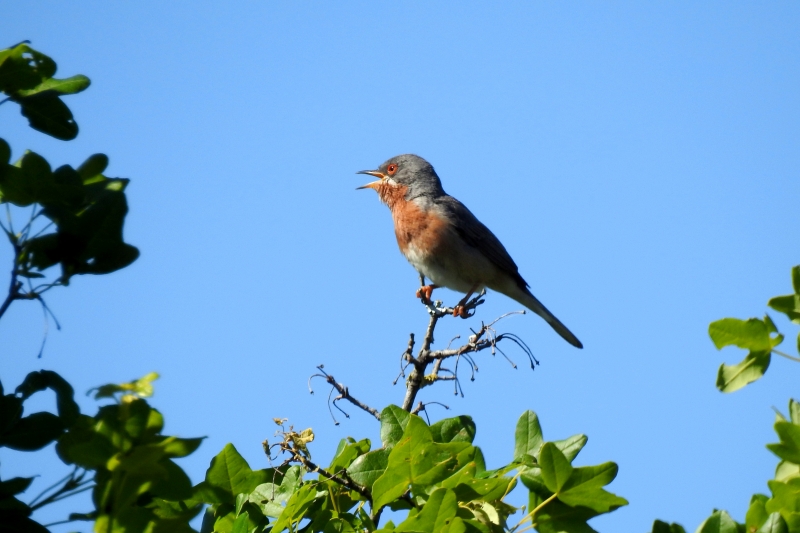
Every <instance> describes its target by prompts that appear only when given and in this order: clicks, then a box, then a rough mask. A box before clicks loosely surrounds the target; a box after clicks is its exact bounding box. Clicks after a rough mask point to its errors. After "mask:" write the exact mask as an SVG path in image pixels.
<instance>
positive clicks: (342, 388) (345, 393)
mask: <svg viewBox="0 0 800 533" xmlns="http://www.w3.org/2000/svg"><path fill="white" fill-rule="evenodd" d="M323 368H324V367H323V365H319V366H317V369H318V370H319V371H320V374H314V375H313V376H311V378H313V377H321V378H323V379H324V380H325V381H326V382H328V383H329V384H330V385H331V387H333V389H336V390H337V391H338V392H339V396H337V397H336V398H334V399H333V402H332V403H333V405H334V406H335V407H336V408H337V409H339V410H340V411H342V409H341V408H340V407H339V406H337V405H336V402H338V401H339V400H347V401H348V402H350V403H352V404H353V405H355V406H356V407H358V408H359V409H361V410H363V411H366V412H367V413H369V414H371V415H372V416H374V417H375V418H376V419H378V420H380V419H381V414H380V412H378V410H377V409H375V408H373V407H370V406H369V405H367V404H365V403H364V402H362V401H361V400H359V399H357V398H355V397H353V395H352V394H350V390H349V389H348V388H347V386H346V385H343V384H341V383H338V382H337V381H336V379H335V378H334V377H333V375H332V374H328V373H327V372H325V370H323ZM311 378H309V383H308V390H309V391H311V394H314V391H313V390H311ZM333 389H331V392H332V391H333ZM342 413H344V415H345V416H346V417H347V418H350V415H348V414H347V413H345V412H344V411H342ZM331 416H333V413H331ZM335 420H336V419H335V418H334V421H335ZM337 425H338V423H337Z"/></svg>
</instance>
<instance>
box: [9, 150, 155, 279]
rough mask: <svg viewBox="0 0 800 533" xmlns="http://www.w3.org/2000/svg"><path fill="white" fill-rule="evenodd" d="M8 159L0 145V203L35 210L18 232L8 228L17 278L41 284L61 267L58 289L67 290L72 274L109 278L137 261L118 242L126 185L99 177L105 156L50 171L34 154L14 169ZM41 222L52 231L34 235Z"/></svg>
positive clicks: (134, 253) (130, 248) (132, 252)
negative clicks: (39, 280)
mask: <svg viewBox="0 0 800 533" xmlns="http://www.w3.org/2000/svg"><path fill="white" fill-rule="evenodd" d="M10 154H11V150H10V148H9V146H8V144H7V143H6V142H5V141H4V140H3V139H0V203H9V204H12V205H16V206H19V207H28V206H33V207H34V209H33V212H32V215H31V217H30V219H29V220H28V222H27V224H25V225H24V226H23V227H22V229H20V230H19V231H13V230H12V228H6V235H7V236H8V238H9V240H10V241H11V243H12V245H13V246H14V248H15V250H16V252H17V254H16V257H15V274H16V275H17V276H20V277H23V278H29V279H33V278H42V277H44V274H43V272H44V271H45V270H47V269H48V268H50V267H52V266H55V265H60V266H61V276H60V278H59V279H58V280H57V282H56V283H57V284H60V285H66V284H68V283H69V279H70V277H71V276H73V275H75V274H107V273H109V272H114V271H115V270H119V269H121V268H124V267H126V266H128V265H129V264H131V263H132V262H133V261H134V260H135V259H136V258H137V257H138V256H139V251H138V250H137V249H136V248H135V247H134V246H131V245H129V244H127V243H125V242H124V240H123V237H122V228H123V224H124V220H125V215H127V213H128V204H127V200H126V199H125V192H124V191H125V188H126V187H127V185H128V182H129V180H127V179H124V178H109V177H106V176H105V175H103V171H104V170H105V167H106V166H107V165H108V158H107V157H106V156H105V155H102V154H95V155H93V156H91V157H89V158H88V159H87V160H86V161H85V162H84V163H83V164H82V165H81V166H80V167H78V168H77V169H73V168H72V167H70V166H68V165H64V166H61V167H59V168H57V169H56V170H51V168H50V165H49V164H48V163H47V161H45V159H44V158H43V157H41V156H40V155H38V154H36V153H33V152H30V151H29V152H26V153H25V155H23V156H22V157H21V158H20V159H19V160H18V161H16V162H15V163H13V164H10V163H9V157H10ZM39 217H43V218H44V219H47V223H46V224H44V228H50V227H52V228H54V231H49V232H48V231H44V230H43V231H39V232H38V233H37V234H33V233H32V232H33V231H34V224H35V223H36V222H37V219H38V218H39Z"/></svg>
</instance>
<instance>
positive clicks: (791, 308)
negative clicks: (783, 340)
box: [767, 265, 800, 324]
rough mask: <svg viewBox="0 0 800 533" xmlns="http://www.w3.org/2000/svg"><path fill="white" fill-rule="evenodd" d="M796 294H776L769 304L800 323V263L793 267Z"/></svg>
mask: <svg viewBox="0 0 800 533" xmlns="http://www.w3.org/2000/svg"><path fill="white" fill-rule="evenodd" d="M792 286H793V287H794V294H789V295H786V296H776V297H775V298H772V299H771V300H770V301H769V302H768V303H767V305H769V306H770V307H771V308H773V309H775V310H776V311H779V312H781V313H783V314H785V315H786V316H787V317H788V318H789V320H791V321H792V322H794V323H795V324H800V265H798V266H795V267H794V268H792Z"/></svg>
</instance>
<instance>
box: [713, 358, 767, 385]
mask: <svg viewBox="0 0 800 533" xmlns="http://www.w3.org/2000/svg"><path fill="white" fill-rule="evenodd" d="M770 354H771V352H769V351H763V352H750V353H749V354H747V357H745V358H744V360H743V361H742V362H741V363H739V364H736V365H726V364H725V363H723V364H722V365H720V367H719V370H718V371H717V388H718V389H719V390H720V391H722V392H734V391H737V390H739V389H741V388H742V387H744V386H745V385H747V384H748V383H752V382H754V381H756V380H757V379H759V378H760V377H761V376H763V375H764V372H766V371H767V368H769V363H770V359H771V355H770Z"/></svg>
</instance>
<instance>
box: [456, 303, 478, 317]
mask: <svg viewBox="0 0 800 533" xmlns="http://www.w3.org/2000/svg"><path fill="white" fill-rule="evenodd" d="M470 311H472V312H471V313H470ZM453 316H460V317H461V318H470V317H473V316H475V307H471V308H470V307H467V306H465V305H462V304H458V305H457V306H455V307H454V308H453Z"/></svg>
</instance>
